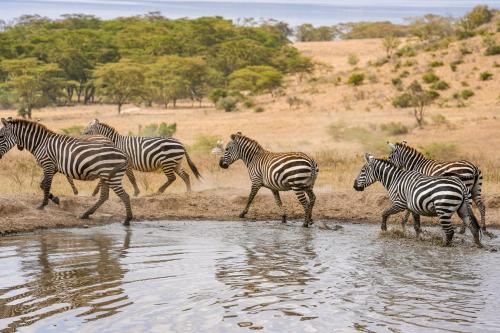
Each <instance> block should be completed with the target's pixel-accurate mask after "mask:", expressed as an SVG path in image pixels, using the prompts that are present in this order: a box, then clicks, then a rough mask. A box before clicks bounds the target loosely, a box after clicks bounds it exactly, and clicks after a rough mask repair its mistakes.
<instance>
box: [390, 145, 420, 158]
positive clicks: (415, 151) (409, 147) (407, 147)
mask: <svg viewBox="0 0 500 333" xmlns="http://www.w3.org/2000/svg"><path fill="white" fill-rule="evenodd" d="M396 146H397V147H400V148H403V149H405V150H406V151H409V152H412V153H414V154H416V155H418V156H421V157H425V156H424V154H422V153H421V152H419V151H418V150H417V149H415V148H413V147H412V146H408V145H406V144H404V143H401V142H398V143H396Z"/></svg>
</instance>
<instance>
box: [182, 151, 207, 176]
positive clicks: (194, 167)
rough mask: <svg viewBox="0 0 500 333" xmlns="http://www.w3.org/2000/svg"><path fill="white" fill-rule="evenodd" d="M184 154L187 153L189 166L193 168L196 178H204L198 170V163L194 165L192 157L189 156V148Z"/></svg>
mask: <svg viewBox="0 0 500 333" xmlns="http://www.w3.org/2000/svg"><path fill="white" fill-rule="evenodd" d="M184 154H185V155H186V160H187V162H188V164H189V168H190V169H191V171H192V172H193V174H194V176H195V177H196V179H198V180H199V179H200V178H203V177H202V176H201V174H200V172H199V171H198V168H197V167H196V165H194V163H193V161H192V160H191V157H189V154H188V152H187V150H185V152H184Z"/></svg>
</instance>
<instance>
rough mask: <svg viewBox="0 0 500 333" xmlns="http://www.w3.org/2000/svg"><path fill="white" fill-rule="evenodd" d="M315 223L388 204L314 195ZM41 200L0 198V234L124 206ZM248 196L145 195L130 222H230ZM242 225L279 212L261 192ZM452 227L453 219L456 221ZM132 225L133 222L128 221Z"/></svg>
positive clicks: (75, 222) (367, 216) (493, 217)
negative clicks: (89, 210)
mask: <svg viewBox="0 0 500 333" xmlns="http://www.w3.org/2000/svg"><path fill="white" fill-rule="evenodd" d="M317 197H318V198H317V205H316V207H315V210H314V216H313V217H314V219H315V220H321V221H325V222H326V224H327V225H328V224H330V223H331V222H339V221H349V222H358V221H363V222H369V223H380V219H381V217H380V216H381V212H382V209H383V208H385V207H389V205H390V203H389V200H388V199H387V195H386V193H385V192H379V191H365V192H363V193H358V192H354V191H353V190H345V191H335V192H332V193H318V194H317ZM282 198H283V203H284V205H285V206H286V208H287V212H288V215H289V219H290V220H295V221H299V222H300V223H301V222H302V219H303V212H302V207H301V206H300V204H299V203H298V202H297V200H296V199H295V197H294V196H293V194H292V193H285V194H284V195H282ZM40 200H41V197H40V196H10V197H0V202H1V205H0V216H1V217H0V234H8V233H14V232H25V231H32V230H36V229H45V228H54V227H83V226H89V225H95V224H104V223H110V222H117V221H121V219H122V218H123V217H124V209H123V205H122V204H121V202H120V201H119V199H118V198H116V197H112V198H111V199H110V200H109V201H108V202H106V203H105V204H104V205H103V206H102V207H101V208H100V209H99V210H98V211H97V212H96V214H95V215H94V216H93V217H92V218H91V219H90V220H80V219H79V218H78V216H79V215H80V214H81V213H83V211H84V210H85V209H87V208H88V207H90V206H91V205H92V204H93V203H94V202H95V200H96V199H95V198H92V197H88V196H86V197H83V196H80V197H75V196H66V197H61V204H60V205H59V206H57V205H55V204H52V203H49V205H48V206H47V208H46V209H45V210H43V211H39V210H37V209H36V207H37V205H38V204H39V203H40ZM246 200H247V193H246V192H243V191H241V190H239V189H234V188H225V189H220V190H217V191H213V190H207V191H201V192H192V193H189V194H188V193H184V194H168V195H154V196H144V197H137V198H133V199H132V205H133V211H134V215H135V220H134V221H144V220H183V219H186V220H192V219H195V220H219V221H220V220H234V221H240V220H241V219H239V218H238V215H239V213H240V211H241V210H242V209H243V207H244V206H245V204H246ZM486 207H487V220H488V222H489V223H490V225H492V226H495V227H500V196H489V197H487V198H486ZM476 215H478V214H476ZM401 218H402V214H399V215H397V216H395V217H392V218H391V219H390V220H389V224H396V223H399V221H400V219H401ZM245 219H246V220H275V221H276V223H279V221H280V216H279V210H278V208H277V207H276V206H275V204H274V200H273V198H272V196H271V195H270V193H268V191H267V190H266V189H262V190H261V192H260V193H259V194H258V195H257V197H256V198H255V201H254V203H253V205H252V207H251V208H250V211H249V213H248V215H247V217H246V218H245ZM455 219H456V221H455V222H456V223H458V222H459V221H458V219H457V218H456V217H455ZM132 223H134V222H132ZM422 223H423V224H433V223H437V219H436V218H422Z"/></svg>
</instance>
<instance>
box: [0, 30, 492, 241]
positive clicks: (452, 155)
mask: <svg viewBox="0 0 500 333" xmlns="http://www.w3.org/2000/svg"><path fill="white" fill-rule="evenodd" d="M492 27H495V25H492ZM492 29H493V28H492ZM494 36H495V37H494V38H496V39H498V38H499V33H496V34H495V35H494ZM404 43H405V45H412V41H411V40H406V41H405V42H404ZM294 46H295V47H296V48H297V49H298V50H300V52H301V53H302V54H304V55H306V56H309V57H311V58H312V60H313V61H314V62H315V64H316V65H315V69H314V71H313V72H311V73H309V74H302V75H288V76H287V77H286V78H285V85H284V88H282V89H281V90H278V91H275V92H273V95H271V94H264V95H259V96H253V97H252V98H251V100H252V103H247V105H246V106H245V105H244V104H243V103H242V104H241V105H238V110H237V111H233V112H225V111H224V110H220V109H217V108H215V107H214V105H213V104H212V103H211V102H209V101H208V100H205V101H202V103H201V105H198V103H195V104H194V105H193V104H192V103H191V102H190V101H182V100H181V101H179V102H178V103H177V105H176V107H175V108H172V107H171V106H169V107H168V108H167V109H165V108H164V107H162V106H156V105H154V106H152V107H144V106H142V105H140V106H138V105H133V104H128V105H125V106H123V108H122V113H121V114H118V113H117V110H116V107H115V106H112V105H107V104H94V105H89V106H81V105H79V106H68V107H54V108H50V107H48V108H43V109H40V110H34V112H33V118H34V119H37V120H39V121H40V122H42V123H43V124H45V125H46V126H47V127H49V128H50V129H53V130H54V131H57V132H62V131H63V130H66V131H68V129H71V128H73V129H72V130H71V131H74V130H75V129H76V130H80V129H82V128H83V127H85V126H86V125H87V124H88V122H89V121H91V120H92V119H94V118H97V119H99V121H101V122H105V123H108V124H110V125H112V126H114V127H115V128H116V129H117V130H118V131H119V132H121V133H123V134H128V133H132V134H136V133H138V132H139V131H140V128H144V127H145V126H147V125H149V124H159V123H161V122H166V123H168V124H173V123H175V124H176V132H175V135H174V137H176V138H178V139H179V140H181V141H182V142H183V143H184V144H185V145H186V147H187V149H188V151H189V153H190V155H191V157H192V159H193V161H194V162H195V164H196V165H197V166H198V168H199V169H200V171H201V174H202V175H203V179H201V180H199V181H197V180H196V179H194V177H193V176H191V180H192V183H193V189H194V192H193V193H189V194H187V193H185V186H184V184H183V182H182V180H180V179H179V178H178V179H177V180H176V182H175V183H174V184H173V185H172V186H171V187H170V188H168V189H167V191H166V192H165V193H164V194H162V195H156V194H155V192H156V190H157V189H158V187H160V186H161V184H162V183H163V182H164V181H165V177H164V176H163V175H162V174H161V173H153V174H143V173H139V172H136V176H137V178H138V184H139V187H140V188H141V191H142V193H141V194H140V195H139V197H137V198H133V199H132V207H133V210H134V214H135V218H136V220H147V219H184V218H185V219H207V220H209V219H217V220H220V219H224V220H233V219H234V220H236V219H237V216H238V213H239V211H240V210H241V209H242V208H243V207H244V204H245V202H246V197H247V195H248V192H249V190H250V181H249V179H248V174H247V172H246V169H245V167H244V166H243V164H242V163H241V162H238V163H235V164H234V165H232V166H231V167H230V168H229V169H228V170H222V169H220V168H219V167H218V158H219V156H216V155H212V154H211V150H212V148H213V147H214V146H215V143H216V142H217V140H219V139H222V140H224V142H227V141H228V140H229V135H230V134H232V133H234V132H237V131H241V132H242V133H243V134H244V135H247V136H249V137H252V138H254V139H256V140H258V141H259V142H260V143H261V144H262V145H263V146H264V147H266V148H268V149H270V150H275V151H304V152H306V153H309V154H311V155H312V156H314V157H315V158H316V160H317V161H318V163H319V168H320V172H319V176H318V179H317V183H316V187H315V190H316V193H317V194H318V200H317V207H316V209H315V211H314V218H315V219H322V220H329V219H334V220H350V221H369V222H375V223H376V222H379V220H380V215H381V212H382V210H383V207H386V206H388V205H389V202H388V199H387V195H386V191H385V189H383V188H382V187H381V186H380V185H374V186H372V187H370V188H368V189H367V190H365V192H362V193H358V192H355V191H354V190H353V189H352V184H353V181H354V178H355V177H356V175H357V173H358V172H359V170H360V168H361V166H362V165H363V157H362V156H363V154H364V153H365V152H371V153H373V154H376V155H378V156H385V155H387V154H388V152H389V150H388V147H387V144H386V141H391V142H399V141H402V140H406V141H407V142H408V144H410V145H412V146H415V147H417V148H419V149H420V150H421V151H422V152H424V153H426V154H427V155H428V156H430V157H433V158H436V159H445V160H448V159H462V158H464V159H469V160H471V161H474V162H476V163H477V164H478V165H479V166H480V167H481V169H482V171H483V175H484V185H483V195H484V199H485V202H486V207H487V223H488V224H489V225H497V226H498V225H500V153H499V152H498V147H500V119H499V117H500V89H499V88H500V57H498V56H487V55H485V48H486V46H485V45H484V43H483V40H482V38H481V37H480V36H476V37H473V38H469V39H466V40H463V41H455V42H452V43H451V44H449V45H447V46H446V47H441V48H437V49H436V50H433V51H424V50H418V51H416V52H415V54H414V55H410V56H407V55H405V54H402V55H401V56H398V57H396V56H394V57H392V58H391V59H390V60H388V61H386V62H385V61H380V59H384V58H385V57H386V50H384V48H383V47H382V40H381V39H360V40H340V41H329V42H307V43H295V44H294ZM453 64H455V65H453ZM431 72H432V73H434V74H435V76H437V77H438V79H435V80H434V81H435V82H436V81H441V82H445V83H446V86H445V87H444V88H443V89H437V91H438V92H439V98H437V99H436V100H435V101H434V102H433V103H432V104H430V105H429V106H426V107H425V109H424V125H423V126H422V127H419V126H417V125H416V120H415V117H414V114H413V108H411V107H407V108H401V107H396V106H394V104H393V101H394V99H395V97H397V96H399V95H401V94H402V93H403V91H404V89H405V88H404V87H406V86H408V85H409V84H410V83H411V82H412V81H414V80H418V81H420V82H421V84H422V85H423V86H424V87H427V86H430V85H431V84H432V83H425V80H424V81H422V80H423V79H422V78H423V76H424V75H426V74H428V73H431ZM484 72H488V73H490V74H491V75H486V76H489V77H488V78H486V79H485V75H484V74H481V73H484ZM352 74H362V75H363V80H362V82H361V83H360V84H359V85H353V84H349V83H348V80H349V78H350V77H351V76H352ZM442 86H444V85H442ZM464 91H468V92H466V93H464ZM471 93H472V94H471ZM256 111H257V112H256ZM1 114H2V117H9V116H11V117H15V116H16V111H15V110H12V111H9V110H7V111H2V112H1ZM186 168H187V165H186ZM190 174H191V173H190ZM191 175H192V174H191ZM40 177H41V169H40V168H39V167H37V166H36V165H35V162H34V159H33V157H32V156H31V154H30V153H29V152H26V151H22V152H20V151H18V150H17V149H15V148H14V149H12V150H11V151H10V152H9V153H8V154H6V155H5V156H4V157H3V158H2V159H1V160H0V232H12V231H24V230H31V229H34V228H43V227H52V226H67V225H84V224H87V223H102V222H107V221H115V220H119V219H121V217H122V215H123V211H122V205H121V204H120V202H119V199H118V198H116V197H115V196H114V195H112V197H111V199H110V201H109V202H107V203H106V204H105V205H103V207H102V208H101V209H100V210H98V212H97V213H96V214H95V217H94V219H92V220H90V222H87V221H85V222H83V221H81V220H78V215H79V214H81V213H82V212H83V211H84V210H85V209H86V208H87V207H88V206H89V205H91V204H92V203H93V202H94V200H96V199H94V198H90V197H89V196H90V194H91V193H92V190H93V187H94V186H95V185H96V184H95V183H90V182H79V181H76V185H77V187H78V188H79V190H80V194H79V195H78V196H77V197H76V196H74V195H73V193H72V191H71V188H70V186H69V185H68V184H67V182H66V179H65V177H63V176H62V175H57V176H56V177H55V179H54V182H53V187H52V192H54V193H56V194H58V195H59V194H60V195H61V205H60V206H56V205H54V204H52V203H50V204H49V206H48V208H47V209H46V210H45V211H37V210H35V207H36V205H37V203H38V201H39V200H41V191H40V190H39V187H38V184H39V181H40ZM124 182H125V184H126V188H127V190H128V192H129V193H132V191H131V187H130V184H129V183H128V180H125V181H124ZM284 204H285V205H286V207H287V208H288V211H289V213H290V214H289V215H290V217H291V218H293V219H302V209H301V208H300V207H299V204H298V203H297V202H296V199H295V198H294V197H293V194H292V193H287V194H285V195H284ZM278 215H279V212H278V209H277V207H275V204H274V200H273V199H272V196H271V194H270V192H269V191H268V190H267V189H262V190H261V192H260V193H259V195H258V196H257V198H256V200H255V203H254V205H253V206H252V208H251V209H250V211H249V214H248V218H249V219H276V220H278ZM399 218H400V217H394V218H392V219H391V220H390V223H396V222H397V221H398V220H399ZM433 221H434V222H435V220H433V219H429V218H427V219H424V220H423V222H424V223H426V222H427V223H429V222H433ZM277 223H278V222H277Z"/></svg>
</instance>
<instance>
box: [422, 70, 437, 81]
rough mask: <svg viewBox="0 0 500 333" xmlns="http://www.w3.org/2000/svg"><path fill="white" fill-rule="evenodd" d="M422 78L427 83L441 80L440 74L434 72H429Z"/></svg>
mask: <svg viewBox="0 0 500 333" xmlns="http://www.w3.org/2000/svg"><path fill="white" fill-rule="evenodd" d="M422 80H424V82H425V83H433V82H436V81H439V76H437V75H436V74H434V73H432V72H429V73H426V74H424V75H423V76H422Z"/></svg>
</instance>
